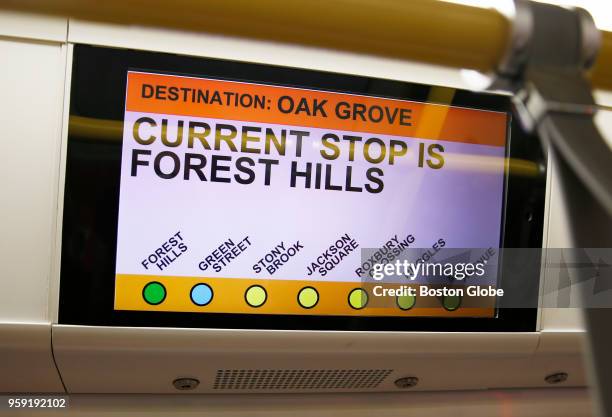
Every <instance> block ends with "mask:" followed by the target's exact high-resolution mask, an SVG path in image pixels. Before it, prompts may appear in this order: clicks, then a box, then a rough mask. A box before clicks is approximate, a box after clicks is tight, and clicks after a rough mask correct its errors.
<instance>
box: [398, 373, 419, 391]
mask: <svg viewBox="0 0 612 417" xmlns="http://www.w3.org/2000/svg"><path fill="white" fill-rule="evenodd" d="M418 383H419V378H417V377H416V376H406V377H403V378H399V379H396V380H395V386H396V387H398V388H402V389H406V388H412V387H414V386H416V385H417V384H418Z"/></svg>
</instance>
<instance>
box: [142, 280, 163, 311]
mask: <svg viewBox="0 0 612 417" xmlns="http://www.w3.org/2000/svg"><path fill="white" fill-rule="evenodd" d="M142 298H144V300H145V301H146V302H147V303H149V304H152V305H154V306H156V305H158V304H161V303H162V302H163V301H164V300H165V299H166V287H164V286H163V285H162V284H161V283H159V282H156V281H153V282H149V283H148V284H147V285H145V287H144V288H143V289H142Z"/></svg>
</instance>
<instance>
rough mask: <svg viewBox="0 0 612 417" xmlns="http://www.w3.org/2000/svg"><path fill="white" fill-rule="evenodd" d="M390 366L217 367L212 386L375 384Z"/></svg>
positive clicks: (346, 386) (291, 387) (261, 387)
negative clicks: (374, 367) (385, 367)
mask: <svg viewBox="0 0 612 417" xmlns="http://www.w3.org/2000/svg"><path fill="white" fill-rule="evenodd" d="M392 371H393V370H392V369H220V370H218V371H217V375H216V378H215V383H214V386H213V388H214V389H237V390H267V389H274V390H284V389H286V390H295V389H351V388H352V389H357V388H376V387H377V386H378V385H379V384H380V383H381V382H383V380H384V379H385V378H386V377H387V376H388V375H389V374H390V373H391V372H392Z"/></svg>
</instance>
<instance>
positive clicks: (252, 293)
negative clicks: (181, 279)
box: [142, 281, 461, 311]
mask: <svg viewBox="0 0 612 417" xmlns="http://www.w3.org/2000/svg"><path fill="white" fill-rule="evenodd" d="M189 296H190V298H191V302H192V303H193V304H195V305H197V306H198V307H204V306H206V305H208V304H210V302H211V301H212V299H213V297H214V292H213V289H212V288H211V287H210V285H208V284H205V283H199V284H196V285H194V286H193V287H192V288H191V291H190V293H189ZM142 298H143V299H144V300H145V302H147V303H148V304H151V305H159V304H161V303H163V302H164V300H165V299H166V287H164V285H163V284H162V283H161V282H157V281H152V282H149V283H147V284H146V285H145V286H144V288H143V289H142ZM368 299H369V298H368V292H367V291H366V290H364V289H362V288H353V289H352V290H351V291H350V292H349V294H348V304H349V306H351V308H353V309H355V310H361V309H362V308H365V307H366V306H367V305H368ZM267 300H268V293H267V291H266V289H265V288H264V287H262V286H261V285H251V286H250V287H248V288H247V289H246V291H245V292H244V301H245V302H246V303H247V304H248V305H249V306H251V307H253V308H257V307H261V306H263V305H264V304H265V303H266V301H267ZM297 302H298V304H299V305H300V306H301V307H302V308H305V309H310V308H313V307H315V306H316V305H317V304H318V303H319V292H318V291H317V290H316V289H315V288H314V287H304V288H302V289H301V290H300V291H298V294H297ZM396 302H397V306H398V308H399V309H400V310H410V309H411V308H412V307H414V305H415V304H416V297H415V296H412V295H403V296H399V297H397V298H396ZM442 305H443V307H444V308H445V309H446V310H448V311H454V310H457V309H458V308H459V306H460V305H461V297H458V296H451V297H444V299H443V301H442Z"/></svg>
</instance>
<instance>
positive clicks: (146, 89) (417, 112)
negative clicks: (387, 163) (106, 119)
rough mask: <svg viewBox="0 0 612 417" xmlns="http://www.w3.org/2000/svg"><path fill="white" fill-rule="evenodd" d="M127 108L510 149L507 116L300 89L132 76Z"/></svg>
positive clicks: (167, 77) (498, 113) (202, 79)
mask: <svg viewBox="0 0 612 417" xmlns="http://www.w3.org/2000/svg"><path fill="white" fill-rule="evenodd" d="M126 110H127V111H133V112H144V113H160V114H172V115H185V116H195V117H206V118H213V119H225V120H239V121H249V122H261V123H272V124H279V125H289V126H303V127H316V128H323V129H334V130H344V131H352V132H364V133H374V134H387V135H395V136H404V137H416V138H422V139H433V140H444V141H453V142H465V143H475V144H482V145H493V146H504V145H505V141H506V122H507V119H506V117H507V116H506V114H505V113H501V112H490V111H483V110H473V109H465V108H459V107H451V106H445V105H439V104H427V103H418V102H412V101H406V100H393V99H386V98H377V97H368V96H359V95H353V94H342V93H331V92H325V91H317V90H306V89H299V88H289V87H277V86H271V85H262V84H253V83H242V82H233V81H220V80H211V79H205V78H191V77H183V76H175V75H162V74H150V73H140V72H129V73H128V88H127V102H126Z"/></svg>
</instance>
